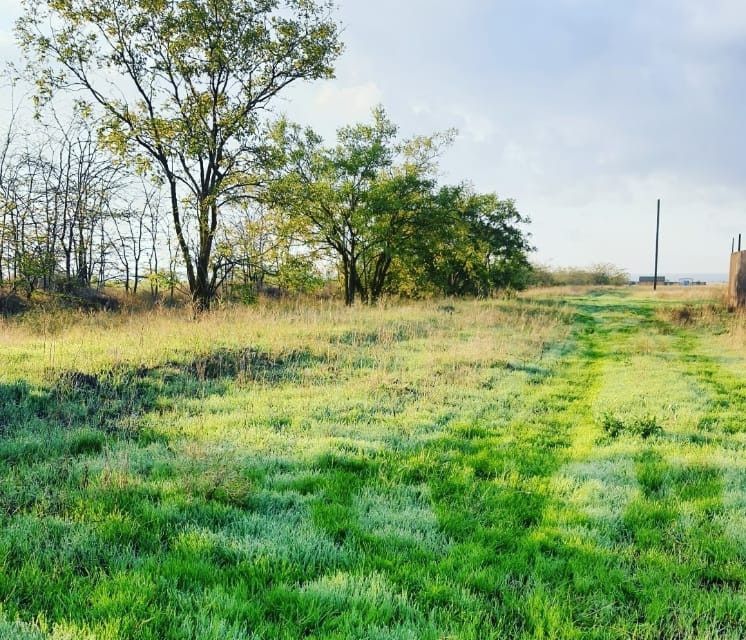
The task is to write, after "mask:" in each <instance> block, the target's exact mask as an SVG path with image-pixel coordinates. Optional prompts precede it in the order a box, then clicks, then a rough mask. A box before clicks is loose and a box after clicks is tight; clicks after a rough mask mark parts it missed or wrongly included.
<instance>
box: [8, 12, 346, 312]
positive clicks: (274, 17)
mask: <svg viewBox="0 0 746 640" xmlns="http://www.w3.org/2000/svg"><path fill="white" fill-rule="evenodd" d="M24 4H25V5H26V7H25V9H26V10H25V13H24V15H23V17H22V18H21V19H20V20H19V22H18V25H17V32H18V36H19V39H20V42H21V44H22V46H23V47H24V49H25V51H26V54H27V56H28V58H29V68H30V69H31V70H33V72H34V74H35V76H36V78H37V84H38V87H39V93H38V96H39V98H40V99H41V100H42V101H43V100H44V99H46V98H49V97H50V96H51V95H52V94H53V93H54V92H55V91H56V90H59V89H67V90H70V91H73V92H75V95H76V97H77V99H78V100H79V102H78V105H79V107H80V108H81V109H82V110H83V112H84V113H96V115H97V116H98V117H99V118H102V119H100V120H99V122H101V123H102V124H101V128H100V133H101V136H102V138H103V140H105V141H106V143H107V144H108V146H109V147H110V148H112V149H113V150H115V151H116V152H117V153H119V154H121V155H122V156H123V157H126V158H128V159H129V160H130V161H131V162H132V163H133V165H134V166H135V167H136V168H137V169H138V170H140V171H143V172H148V173H150V174H151V175H153V176H154V177H156V178H157V179H159V180H160V181H162V182H163V183H164V184H165V185H166V187H167V190H168V193H169V195H170V208H171V214H172V217H173V225H174V229H175V233H176V236H177V239H178V243H179V246H180V248H181V252H182V254H183V258H184V264H185V268H186V276H187V279H188V282H189V288H190V291H191V293H192V298H193V300H194V303H195V305H196V306H197V307H198V308H200V309H204V308H207V307H209V305H210V302H211V300H212V298H213V297H214V295H215V292H216V290H217V288H218V286H219V284H220V282H219V280H220V274H221V273H224V272H225V269H224V268H223V266H224V265H222V264H221V263H220V257H216V255H215V253H216V252H215V251H214V248H215V244H216V237H217V233H218V229H219V225H220V221H221V216H222V211H223V210H224V209H225V208H226V207H228V206H230V204H231V203H232V202H235V201H236V200H237V199H240V198H245V197H250V196H251V194H252V192H254V191H255V189H256V187H257V186H258V184H257V180H258V179H257V175H258V174H259V173H260V168H262V167H263V166H264V165H265V164H266V163H268V162H270V161H271V159H270V158H269V157H268V155H267V154H268V151H266V150H267V149H268V147H267V146H266V145H265V144H264V140H263V135H262V131H263V123H264V119H263V114H265V113H266V111H267V109H268V108H269V107H270V104H271V102H272V100H273V98H274V97H275V96H276V95H277V94H278V93H279V92H280V91H282V90H283V89H284V88H285V87H287V86H288V85H290V84H291V83H293V82H295V81H298V80H312V79H318V78H328V77H331V76H332V74H333V66H332V65H333V62H334V60H335V59H336V58H337V56H338V55H339V53H340V51H341V44H340V42H339V39H338V26H337V24H336V22H335V20H334V18H333V16H332V6H331V4H329V3H328V2H327V0H25V1H24Z"/></svg>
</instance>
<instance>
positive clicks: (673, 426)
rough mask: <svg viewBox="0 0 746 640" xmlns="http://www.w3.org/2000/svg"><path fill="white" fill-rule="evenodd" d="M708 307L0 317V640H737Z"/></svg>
mask: <svg viewBox="0 0 746 640" xmlns="http://www.w3.org/2000/svg"><path fill="white" fill-rule="evenodd" d="M744 327H745V325H744V321H743V319H742V318H740V319H739V318H738V317H737V316H733V315H728V314H727V313H725V312H723V311H721V310H719V308H718V307H717V306H716V305H714V304H713V303H712V301H711V300H709V299H707V298H706V297H705V294H703V293H702V291H698V292H695V293H694V294H688V295H687V297H686V299H684V298H683V297H681V296H678V297H677V296H676V295H673V294H671V293H670V292H665V294H664V295H663V296H662V297H660V298H657V299H654V298H652V296H651V295H650V294H649V293H648V294H640V293H633V292H632V290H629V289H624V290H605V291H600V290H599V291H563V292H561V293H560V294H557V293H551V292H534V293H529V294H527V295H524V296H522V297H520V298H518V299H512V300H505V301H483V302H448V303H422V304H413V305H405V306H392V307H391V308H384V307H380V308H373V309H353V310H347V309H344V308H342V307H339V306H337V305H335V304H331V303H329V304H326V305H322V304H319V305H318V306H313V307H312V308H304V307H300V306H299V307H298V308H293V307H292V306H287V305H285V306H276V305H270V306H268V307H266V308H264V307H262V308H257V309H243V310H235V309H234V310H225V311H218V312H216V313H215V314H213V315H211V316H209V317H207V318H203V319H201V320H199V321H196V322H194V321H191V320H189V319H187V318H184V317H181V316H179V315H178V313H177V312H160V313H152V314H139V315H138V314H135V315H125V314H122V315H107V314H100V315H97V316H82V315H74V314H71V315H59V314H58V315H56V316H52V317H49V316H43V315H38V316H34V315H30V316H27V317H25V318H23V319H21V320H12V321H11V320H7V321H0V481H1V484H0V638H2V639H4V640H5V639H8V640H12V639H21V638H22V639H24V640H27V639H29V640H30V639H37V638H55V639H62V638H65V639H68V638H69V639H75V640H77V639H79V638H81V639H83V638H85V639H88V638H91V639H92V638H96V639H114V638H117V639H119V638H131V639H153V640H156V639H157V640H161V639H167V638H173V639H176V638H179V639H181V638H194V639H215V640H223V639H239V638H240V639H245V638H288V639H291V638H302V637H307V638H340V639H341V638H377V639H385V638H392V639H393V638H402V639H403V638H411V639H428V638H432V639H436V638H464V639H467V638H472V639H475V640H477V639H479V640H482V639H487V638H537V639H538V638H651V639H654V638H677V639H685V638H692V639H693V638H712V639H715V638H733V639H735V638H742V637H744V634H745V630H746V568H745V567H746V455H745V449H746V417H744V412H745V411H746V329H745V328H744Z"/></svg>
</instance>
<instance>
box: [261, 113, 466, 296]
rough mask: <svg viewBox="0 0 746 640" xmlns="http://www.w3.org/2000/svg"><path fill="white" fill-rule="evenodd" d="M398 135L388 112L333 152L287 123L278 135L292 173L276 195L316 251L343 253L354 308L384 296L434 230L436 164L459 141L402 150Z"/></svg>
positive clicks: (342, 138) (421, 140)
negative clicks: (420, 239)
mask: <svg viewBox="0 0 746 640" xmlns="http://www.w3.org/2000/svg"><path fill="white" fill-rule="evenodd" d="M397 132H398V130H397V127H396V125H394V124H393V122H391V120H390V119H389V118H388V117H387V115H386V113H385V111H384V110H383V108H381V107H378V108H376V109H375V110H374V111H373V118H372V122H371V123H365V124H357V125H353V126H348V127H344V128H342V129H340V130H339V131H338V132H337V144H336V146H334V147H333V148H326V147H324V146H323V144H322V140H321V138H320V137H319V136H317V135H316V134H315V133H314V132H313V131H310V130H305V131H302V130H301V129H300V128H299V127H297V126H291V125H288V124H287V123H284V124H283V125H282V126H281V127H280V128H279V129H278V131H277V132H276V137H277V139H278V141H279V143H280V145H281V146H282V147H283V148H284V150H285V155H286V158H287V164H288V167H289V169H288V171H287V173H286V174H285V175H284V176H283V177H282V179H280V180H278V181H277V182H276V183H275V185H274V196H275V198H276V200H277V202H278V203H280V204H281V206H284V207H287V208H288V209H290V210H291V211H292V212H293V215H294V216H296V217H297V218H299V219H302V220H304V221H305V222H306V230H307V235H308V238H309V240H310V242H311V243H312V244H315V245H317V246H324V247H326V248H327V249H328V250H329V251H331V252H332V253H334V254H336V256H337V259H338V261H339V268H340V272H341V274H342V279H343V281H344V298H345V303H346V304H348V305H351V304H353V303H354V302H355V299H356V297H357V296H359V297H360V298H361V299H362V300H363V301H364V302H373V301H375V300H376V299H377V298H378V297H379V296H380V294H381V293H382V291H383V287H384V284H385V282H386V278H387V276H388V272H389V268H390V266H391V263H392V260H393V258H394V257H395V256H396V255H397V253H399V252H401V251H402V250H403V248H404V246H405V245H406V244H407V243H408V242H410V240H411V238H412V237H413V236H414V235H416V234H417V233H418V232H419V230H420V229H421V228H422V227H424V226H426V225H427V224H428V220H427V215H428V212H429V210H430V208H429V206H428V205H429V203H430V197H429V196H430V193H431V191H432V189H433V186H434V184H435V181H434V177H433V176H434V173H435V159H436V158H437V157H438V155H439V153H440V151H441V150H442V148H443V147H444V146H445V144H447V143H448V142H449V141H450V139H451V137H452V134H451V132H448V133H446V134H444V135H435V136H430V137H418V138H414V139H412V140H409V141H407V142H404V143H401V142H398V141H397V138H396V136H397Z"/></svg>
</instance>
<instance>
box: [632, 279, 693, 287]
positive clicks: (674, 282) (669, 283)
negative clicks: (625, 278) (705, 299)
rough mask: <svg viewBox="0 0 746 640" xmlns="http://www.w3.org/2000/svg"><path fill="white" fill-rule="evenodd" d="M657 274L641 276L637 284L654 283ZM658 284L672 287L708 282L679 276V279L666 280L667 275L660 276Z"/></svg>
mask: <svg viewBox="0 0 746 640" xmlns="http://www.w3.org/2000/svg"><path fill="white" fill-rule="evenodd" d="M653 280H655V276H640V279H639V280H638V281H637V284H653ZM658 284H660V285H663V286H666V287H670V286H672V285H680V286H682V287H692V286H695V285H704V284H707V283H706V282H703V281H701V280H695V279H694V278H679V279H678V280H666V276H658Z"/></svg>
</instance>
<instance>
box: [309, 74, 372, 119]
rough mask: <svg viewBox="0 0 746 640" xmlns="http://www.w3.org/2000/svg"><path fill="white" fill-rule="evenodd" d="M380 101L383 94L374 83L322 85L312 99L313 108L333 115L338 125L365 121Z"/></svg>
mask: <svg viewBox="0 0 746 640" xmlns="http://www.w3.org/2000/svg"><path fill="white" fill-rule="evenodd" d="M382 100H383V92H382V91H381V89H380V88H379V86H378V85H377V84H376V83H375V82H366V83H364V84H360V85H354V86H348V87H338V86H335V85H333V84H324V85H323V86H321V87H320V88H319V89H318V91H317V93H316V95H315V97H314V106H315V107H316V108H317V109H320V110H321V111H322V112H324V113H326V114H331V115H333V116H334V118H335V119H336V120H338V121H339V122H340V124H347V123H350V122H357V121H358V120H366V119H367V118H368V117H369V116H370V112H371V110H372V109H373V107H375V106H376V105H377V104H379V103H381V102H382Z"/></svg>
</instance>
